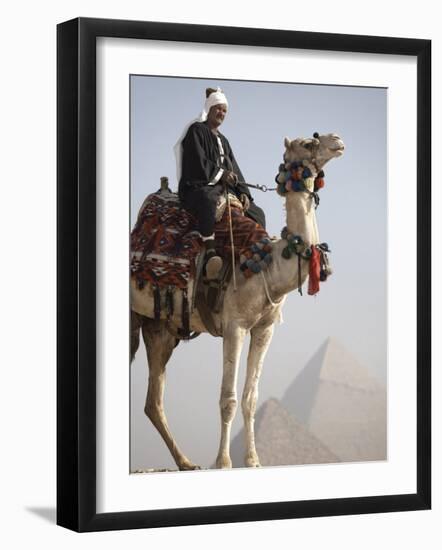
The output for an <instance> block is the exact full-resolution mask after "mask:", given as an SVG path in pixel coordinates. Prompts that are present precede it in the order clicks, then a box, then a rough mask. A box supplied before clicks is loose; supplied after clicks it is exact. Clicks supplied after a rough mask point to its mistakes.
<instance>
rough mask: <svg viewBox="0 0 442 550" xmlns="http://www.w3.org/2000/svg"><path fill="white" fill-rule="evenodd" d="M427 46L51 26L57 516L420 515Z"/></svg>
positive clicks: (158, 519)
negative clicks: (54, 36)
mask: <svg viewBox="0 0 442 550" xmlns="http://www.w3.org/2000/svg"><path fill="white" fill-rule="evenodd" d="M430 54H431V44H430V42H429V41H427V40H415V39H405V38H386V37H370V36H349V35H332V34H319V33H304V32H295V31H281V30H269V29H246V28H235V27H228V28H227V27H216V26H200V25H183V24H170V23H167V24H166V23H153V22H137V21H116V20H102V19H83V18H80V19H75V20H72V21H68V22H65V23H62V24H60V25H59V26H58V65H57V67H58V383H57V403H58V406H57V413H58V424H57V426H58V431H57V435H58V445H57V450H58V471H57V487H58V495H57V499H58V503H57V523H58V524H59V525H62V526H64V527H67V528H70V529H73V530H76V531H99V530H110V529H130V528H143V527H160V526H173V525H189V524H203V523H222V522H238V521H253V520H266V519H267V520H269V519H282V518H296V517H315V516H324V515H338V514H339V515H342V514H355V513H374V512H389V511H402V510H418V509H428V508H429V507H430V505H431V484H430V473H431V471H430V470H431V445H430V433H431V419H430V409H431V402H430V389H431V372H430V367H431V356H430V349H431V342H430V321H431V316H430V242H431V241H430V204H431V186H430V183H431V182H430V161H431V159H430V150H431V148H430V136H431V125H430V120H431V117H430V112H431V110H430V102H431V96H430V65H431V62H430V61H431V58H430Z"/></svg>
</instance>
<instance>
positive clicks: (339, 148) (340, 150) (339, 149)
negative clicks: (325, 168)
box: [330, 140, 345, 157]
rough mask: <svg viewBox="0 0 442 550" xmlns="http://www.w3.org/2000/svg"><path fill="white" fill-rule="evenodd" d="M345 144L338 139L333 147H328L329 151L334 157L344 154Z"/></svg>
mask: <svg viewBox="0 0 442 550" xmlns="http://www.w3.org/2000/svg"><path fill="white" fill-rule="evenodd" d="M344 150H345V145H344V142H343V141H341V140H339V141H337V142H336V144H335V145H334V146H333V147H330V151H333V154H334V155H335V156H336V157H340V156H342V155H343V154H344Z"/></svg>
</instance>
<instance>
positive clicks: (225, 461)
mask: <svg viewBox="0 0 442 550" xmlns="http://www.w3.org/2000/svg"><path fill="white" fill-rule="evenodd" d="M216 467H217V468H218V469H219V470H225V469H229V468H231V467H232V461H231V460H230V457H228V456H227V457H226V456H224V457H221V458H217V459H216Z"/></svg>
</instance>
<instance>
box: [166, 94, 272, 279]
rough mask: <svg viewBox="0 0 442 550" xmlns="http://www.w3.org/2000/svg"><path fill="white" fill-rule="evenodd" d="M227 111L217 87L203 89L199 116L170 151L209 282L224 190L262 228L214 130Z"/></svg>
mask: <svg viewBox="0 0 442 550" xmlns="http://www.w3.org/2000/svg"><path fill="white" fill-rule="evenodd" d="M227 109H228V103H227V98H226V96H225V95H224V94H223V92H222V91H221V90H220V88H218V89H216V90H215V89H213V88H207V90H206V102H205V105H204V109H203V111H202V113H201V115H200V116H199V117H198V118H197V119H196V120H194V121H192V122H191V123H190V124H189V125H187V126H186V128H185V129H184V132H183V134H182V137H181V138H180V139H179V140H178V142H177V144H176V145H175V148H174V149H175V156H176V160H177V176H178V182H179V185H178V194H179V197H180V200H181V202H182V204H183V206H184V208H186V210H188V211H189V212H190V213H191V214H193V215H194V216H195V218H196V219H197V220H198V231H199V232H200V234H201V237H202V240H203V242H204V245H205V248H206V264H205V266H206V275H207V277H208V278H209V279H215V278H216V277H217V275H218V273H219V271H220V269H221V268H222V259H221V258H220V257H219V256H218V255H217V253H216V251H215V234H214V227H215V214H216V206H217V203H218V199H219V198H220V197H221V195H223V193H224V191H225V190H227V191H228V192H229V193H230V194H231V195H233V196H234V197H236V198H237V199H239V200H240V201H241V204H242V206H243V209H244V212H245V215H246V216H248V217H249V218H251V219H252V220H254V221H255V222H257V223H259V224H260V225H261V226H262V227H264V228H265V214H264V211H263V210H262V209H261V208H259V206H257V205H256V204H255V203H254V201H253V198H252V196H251V194H250V191H249V188H248V187H247V186H246V185H245V184H244V176H243V175H242V173H241V170H240V168H239V166H238V164H237V162H236V160H235V157H234V155H233V151H232V149H231V147H230V144H229V142H228V141H227V139H226V137H225V136H223V135H222V134H221V133H220V132H219V130H218V129H219V127H220V126H221V124H222V123H223V121H224V119H225V116H226V113H227Z"/></svg>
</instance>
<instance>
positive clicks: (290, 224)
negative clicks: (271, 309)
mask: <svg viewBox="0 0 442 550" xmlns="http://www.w3.org/2000/svg"><path fill="white" fill-rule="evenodd" d="M286 211H287V229H288V232H289V233H292V234H294V235H298V236H299V237H301V239H302V240H303V242H304V243H305V245H306V246H307V247H309V246H311V245H312V244H318V243H319V234H318V227H317V225H316V214H315V203H314V200H313V199H312V198H311V196H310V195H309V194H307V193H302V192H289V193H287V196H286ZM286 246H287V241H286V240H285V239H280V240H279V241H277V242H276V243H274V244H273V262H272V264H271V266H270V269H269V272H268V280H269V287H270V291H271V293H272V296H273V299H275V300H277V299H279V298H281V297H282V296H283V295H284V294H287V293H288V292H290V291H292V290H294V289H295V288H298V286H299V269H298V268H299V263H298V257H297V256H296V255H293V256H292V257H291V258H290V259H286V258H284V257H283V256H282V251H283V249H284V248H285V247H286ZM308 269H309V264H308V261H306V260H304V259H301V281H302V282H304V281H305V279H306V277H307V275H308Z"/></svg>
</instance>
